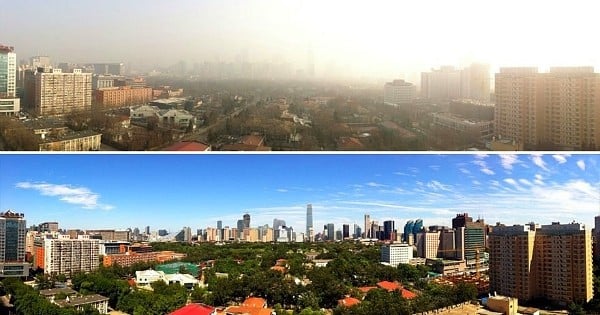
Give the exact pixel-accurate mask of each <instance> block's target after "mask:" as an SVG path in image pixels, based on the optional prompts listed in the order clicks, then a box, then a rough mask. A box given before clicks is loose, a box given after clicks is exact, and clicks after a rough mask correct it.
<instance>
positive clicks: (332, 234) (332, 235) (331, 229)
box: [327, 223, 335, 241]
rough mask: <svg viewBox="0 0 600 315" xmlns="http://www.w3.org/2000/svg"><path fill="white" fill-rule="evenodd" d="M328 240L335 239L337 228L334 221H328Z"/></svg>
mask: <svg viewBox="0 0 600 315" xmlns="http://www.w3.org/2000/svg"><path fill="white" fill-rule="evenodd" d="M327 240H328V241H335V230H334V226H333V223H327Z"/></svg>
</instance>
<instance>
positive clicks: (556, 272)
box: [490, 223, 593, 305]
mask: <svg viewBox="0 0 600 315" xmlns="http://www.w3.org/2000/svg"><path fill="white" fill-rule="evenodd" d="M592 277H593V274H592V237H591V232H590V231H589V230H587V229H585V227H584V226H582V225H580V224H577V223H572V224H558V223H553V224H551V225H542V226H541V228H538V227H536V226H534V225H530V226H528V227H525V226H522V225H516V226H511V227H504V226H495V227H494V229H493V231H492V233H491V234H490V290H491V291H496V292H498V293H499V294H502V295H507V296H512V297H517V298H519V299H521V300H524V301H527V300H531V299H533V298H545V299H548V300H549V301H551V302H554V303H559V304H562V305H568V304H569V303H571V302H575V303H585V302H588V301H589V300H591V299H592V297H593V284H592Z"/></svg>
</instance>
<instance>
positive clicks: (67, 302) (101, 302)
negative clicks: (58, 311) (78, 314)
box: [52, 294, 108, 314]
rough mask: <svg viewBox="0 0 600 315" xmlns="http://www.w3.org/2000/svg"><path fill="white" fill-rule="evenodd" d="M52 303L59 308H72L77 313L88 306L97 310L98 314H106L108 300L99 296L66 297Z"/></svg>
mask: <svg viewBox="0 0 600 315" xmlns="http://www.w3.org/2000/svg"><path fill="white" fill-rule="evenodd" d="M52 302H53V303H54V304H56V305H58V306H60V307H73V308H75V309H76V310H78V311H83V310H84V308H85V307H86V306H88V305H89V306H91V307H93V308H95V309H97V310H98V312H99V313H100V314H108V298H107V297H105V296H102V295H100V294H91V295H82V296H74V297H67V298H66V299H64V300H53V301H52Z"/></svg>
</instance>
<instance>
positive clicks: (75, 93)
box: [25, 68, 92, 116]
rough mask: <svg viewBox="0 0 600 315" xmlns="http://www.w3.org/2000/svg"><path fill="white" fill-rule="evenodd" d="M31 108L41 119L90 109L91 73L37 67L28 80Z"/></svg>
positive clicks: (26, 91) (27, 88) (27, 89)
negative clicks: (66, 71) (65, 71)
mask: <svg viewBox="0 0 600 315" xmlns="http://www.w3.org/2000/svg"><path fill="white" fill-rule="evenodd" d="M25 89H26V90H25V95H26V99H27V102H28V104H26V105H27V106H28V107H30V108H31V109H33V111H34V112H35V113H36V114H37V115H40V116H51V115H64V114H68V113H71V112H75V111H85V110H90V109H91V106H92V74H91V73H83V72H82V71H81V69H74V70H73V72H72V73H63V72H62V70H60V69H51V68H38V69H37V71H36V72H34V73H30V74H29V78H27V79H26V86H25Z"/></svg>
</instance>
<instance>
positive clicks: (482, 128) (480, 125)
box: [432, 113, 494, 139]
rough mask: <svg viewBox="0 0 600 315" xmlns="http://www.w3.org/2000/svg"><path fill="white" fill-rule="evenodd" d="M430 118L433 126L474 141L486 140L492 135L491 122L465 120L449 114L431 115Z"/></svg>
mask: <svg viewBox="0 0 600 315" xmlns="http://www.w3.org/2000/svg"><path fill="white" fill-rule="evenodd" d="M432 116H433V123H434V125H436V126H438V127H442V128H446V129H449V130H452V131H455V132H459V133H461V134H463V135H465V136H471V137H473V138H475V139H488V138H490V137H491V136H492V135H493V133H494V122H493V121H492V120H473V119H466V118H464V117H460V116H457V115H454V114H451V113H433V114H432Z"/></svg>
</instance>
